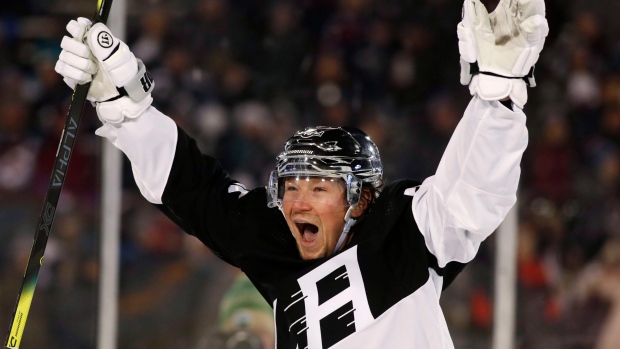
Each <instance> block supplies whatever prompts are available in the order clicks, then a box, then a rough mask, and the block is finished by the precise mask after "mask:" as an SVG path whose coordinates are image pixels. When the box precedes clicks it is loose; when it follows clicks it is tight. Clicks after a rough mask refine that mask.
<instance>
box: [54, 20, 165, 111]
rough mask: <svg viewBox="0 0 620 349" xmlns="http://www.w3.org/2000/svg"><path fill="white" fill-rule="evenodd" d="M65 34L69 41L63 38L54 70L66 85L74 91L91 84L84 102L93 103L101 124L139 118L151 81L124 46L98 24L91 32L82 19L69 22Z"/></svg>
mask: <svg viewBox="0 0 620 349" xmlns="http://www.w3.org/2000/svg"><path fill="white" fill-rule="evenodd" d="M67 31H68V32H69V33H70V34H71V36H72V37H68V36H65V37H64V38H63V40H62V43H61V45H60V46H61V47H62V48H63V50H62V52H61V53H60V57H59V59H58V62H56V67H55V70H56V72H58V73H59V74H60V75H62V76H63V80H64V81H65V82H66V83H67V85H69V87H71V88H75V86H76V85H77V84H84V83H86V82H89V81H92V83H91V86H90V89H89V91H88V96H87V98H88V100H89V101H91V102H93V103H96V108H97V115H99V118H100V119H101V120H102V121H104V122H111V123H118V122H122V121H123V120H124V119H125V117H127V118H135V117H137V116H139V115H140V114H142V112H144V110H146V108H148V106H149V105H150V104H151V102H152V100H153V99H152V98H151V95H150V92H151V91H152V89H153V81H152V79H151V77H150V75H149V74H148V73H147V72H146V69H145V68H144V65H142V62H140V61H139V60H137V59H136V58H135V56H134V55H133V53H131V51H129V48H128V47H127V45H126V44H125V43H124V42H122V41H120V40H118V39H117V38H115V37H114V36H113V35H112V34H111V33H110V30H109V29H108V27H106V26H105V25H104V24H102V23H97V24H95V25H93V26H92V28H91V22H90V21H89V20H88V19H86V18H78V20H77V21H75V20H72V21H71V22H69V24H67ZM84 37H85V39H84ZM84 40H85V41H86V44H84V43H82V41H84ZM127 96H128V97H127Z"/></svg>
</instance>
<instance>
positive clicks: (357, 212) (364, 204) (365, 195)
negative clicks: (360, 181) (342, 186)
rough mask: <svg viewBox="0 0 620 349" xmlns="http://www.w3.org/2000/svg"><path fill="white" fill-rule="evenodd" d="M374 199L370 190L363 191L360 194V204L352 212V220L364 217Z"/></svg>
mask: <svg viewBox="0 0 620 349" xmlns="http://www.w3.org/2000/svg"><path fill="white" fill-rule="evenodd" d="M371 199H372V193H371V192H370V190H368V189H362V193H361V194H360V202H358V203H357V205H355V207H354V208H353V211H352V212H351V218H355V219H357V218H359V217H361V216H362V214H363V213H364V212H366V209H368V204H370V201H371Z"/></svg>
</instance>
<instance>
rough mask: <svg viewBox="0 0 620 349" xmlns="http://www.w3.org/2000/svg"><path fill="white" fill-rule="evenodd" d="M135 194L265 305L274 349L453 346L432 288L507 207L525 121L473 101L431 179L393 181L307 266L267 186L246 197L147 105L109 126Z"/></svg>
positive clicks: (448, 278) (437, 289) (466, 257)
mask: <svg viewBox="0 0 620 349" xmlns="http://www.w3.org/2000/svg"><path fill="white" fill-rule="evenodd" d="M97 134H99V135H102V136H105V137H107V138H108V139H109V140H110V141H111V142H112V143H113V144H114V145H116V146H117V147H118V148H119V149H121V150H123V151H124V152H125V154H127V156H128V157H129V159H130V160H131V162H132V169H133V172H134V177H135V178H136V182H137V183H138V186H139V188H140V190H141V192H142V194H143V195H144V196H145V197H146V198H147V199H148V200H149V201H151V202H152V203H154V204H156V205H157V207H158V208H160V209H161V210H162V211H163V212H164V213H165V214H166V215H167V216H168V217H170V219H172V220H173V221H174V222H175V223H176V224H178V225H179V226H180V227H182V228H183V229H184V230H185V231H186V232H188V233H189V234H192V235H194V236H196V237H197V238H198V239H200V240H201V241H202V242H203V243H204V244H205V245H207V246H208V247H209V248H210V249H211V250H212V251H213V252H214V253H215V254H216V255H218V256H219V257H220V258H222V259H223V260H225V261H226V262H228V263H230V264H232V265H235V266H237V267H239V268H241V269H242V270H243V271H244V272H245V273H246V274H247V275H248V277H249V278H250V280H251V281H252V282H253V283H254V285H255V286H256V287H257V289H258V290H259V291H260V292H261V294H262V295H263V296H264V297H265V299H266V300H267V301H268V302H269V303H270V304H272V306H273V308H274V317H275V323H276V336H277V344H276V347H277V348H287V349H288V348H290V349H294V348H299V349H304V348H309V349H319V348H377V349H378V348H453V344H452V341H451V339H450V335H449V333H448V328H447V325H446V322H445V319H444V317H443V313H442V311H441V308H440V306H439V297H440V295H441V291H442V290H443V289H444V288H445V287H447V286H448V285H449V284H450V282H452V280H453V279H454V277H455V276H456V275H457V274H458V272H459V271H460V270H462V268H463V267H464V265H465V264H466V263H468V262H469V261H471V259H472V258H473V257H474V256H475V254H476V252H477V250H478V247H479V245H480V242H481V241H483V240H484V239H485V238H486V237H487V236H488V235H489V234H491V233H492V232H493V230H494V229H495V228H496V227H497V226H498V225H499V223H500V222H501V220H502V219H503V218H504V216H505V215H506V213H507V212H508V210H509V209H510V207H511V206H512V205H513V204H514V202H515V200H516V196H515V193H516V187H517V183H518V178H519V162H520V159H521V156H522V153H523V151H524V149H525V147H526V145H527V130H526V128H525V115H524V114H523V112H522V111H520V110H518V111H517V112H513V111H511V110H508V109H507V108H505V107H503V106H502V105H501V104H500V103H498V102H488V101H482V100H480V99H477V98H474V99H473V100H472V102H471V103H470V105H469V107H468V108H467V110H466V112H465V115H464V117H463V120H462V121H461V122H460V124H459V126H458V127H457V129H456V131H455V133H454V135H453V137H452V139H451V141H450V143H449V145H448V147H447V149H446V152H445V154H444V157H443V158H442V161H441V163H440V165H439V168H438V170H437V173H436V175H434V176H431V177H429V178H427V179H426V180H425V181H424V182H423V183H418V182H415V181H412V180H400V181H395V182H392V183H390V184H389V185H388V186H387V187H386V188H385V189H384V190H383V192H382V193H381V195H380V197H379V198H378V199H377V201H376V202H375V203H374V204H373V205H372V206H371V208H370V210H369V211H368V212H367V213H365V214H364V216H363V217H362V218H361V219H360V220H359V222H358V223H357V224H356V225H355V226H354V227H353V228H352V233H353V237H352V240H351V241H350V243H349V244H348V245H347V246H346V248H345V249H344V250H343V251H341V252H339V253H337V254H335V255H332V256H330V257H327V258H322V259H316V260H309V261H307V260H306V261H305V260H302V259H301V258H300V257H299V253H298V251H297V248H296V244H295V240H294V238H293V236H292V235H291V232H290V230H289V229H288V226H287V224H286V221H285V219H284V216H283V215H282V213H281V212H280V211H279V209H277V208H273V209H270V208H268V207H267V204H266V203H267V192H266V189H265V188H256V189H253V190H250V191H248V190H246V189H245V188H244V187H243V185H241V184H239V183H237V182H236V181H235V180H234V179H232V178H230V177H229V175H228V174H227V173H226V171H225V170H224V169H223V168H222V167H221V166H220V165H219V163H218V162H217V160H216V159H214V158H212V157H209V156H206V155H203V154H201V152H200V150H199V149H198V147H197V146H196V143H195V141H194V140H193V139H192V138H190V137H189V136H188V135H187V134H186V133H185V132H184V131H183V130H181V129H179V128H177V126H176V125H175V124H174V122H173V121H172V120H170V119H169V118H168V117H166V116H165V115H163V114H161V113H160V112H158V111H157V110H156V109H155V108H153V107H151V108H149V109H148V110H147V111H146V112H145V113H144V114H143V115H141V116H140V117H139V118H137V119H133V120H130V121H126V122H123V123H122V124H117V125H110V124H106V125H104V126H103V127H102V128H101V129H99V130H98V131H97Z"/></svg>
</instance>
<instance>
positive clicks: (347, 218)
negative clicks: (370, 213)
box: [332, 205, 357, 254]
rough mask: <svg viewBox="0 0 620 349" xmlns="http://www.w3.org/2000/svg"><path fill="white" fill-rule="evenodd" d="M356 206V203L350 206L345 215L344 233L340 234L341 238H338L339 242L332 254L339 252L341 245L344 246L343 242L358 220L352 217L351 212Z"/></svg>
mask: <svg viewBox="0 0 620 349" xmlns="http://www.w3.org/2000/svg"><path fill="white" fill-rule="evenodd" d="M354 207H355V206H354V205H351V206H349V209H348V210H347V213H346V214H345V215H344V221H345V222H346V223H345V225H344V229H342V234H340V238H339V239H338V243H336V247H335V248H334V251H333V252H332V254H334V253H336V252H338V250H339V249H340V247H342V244H343V243H344V241H345V240H346V239H347V235H349V230H351V227H352V226H353V225H354V224H355V223H356V222H357V220H355V219H353V218H351V212H352V211H353V208H354Z"/></svg>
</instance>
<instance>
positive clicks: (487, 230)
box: [406, 0, 548, 267]
mask: <svg viewBox="0 0 620 349" xmlns="http://www.w3.org/2000/svg"><path fill="white" fill-rule="evenodd" d="M544 11H545V10H544V2H543V1H542V0H519V1H515V0H502V1H501V2H500V4H499V5H498V8H497V9H496V10H495V11H494V13H492V14H491V15H489V14H488V13H487V11H486V9H485V7H484V5H482V3H481V2H480V1H479V0H465V3H464V7H463V21H462V22H461V23H460V24H459V26H458V35H459V50H460V52H461V65H462V71H461V82H462V83H463V84H469V85H470V91H471V93H472V95H473V96H474V97H473V99H472V101H471V103H470V104H469V106H468V107H467V109H466V111H465V113H464V115H463V119H462V120H461V121H460V123H459V125H458V126H457V128H456V130H455V132H454V134H453V136H452V138H451V140H450V142H449V144H448V147H447V148H446V150H445V153H444V155H443V157H442V160H441V162H440V164H439V167H438V168H437V172H436V174H435V175H434V176H431V177H429V178H427V179H426V180H425V181H424V182H423V183H422V185H421V186H420V187H419V188H412V189H409V190H408V192H406V193H407V194H409V195H413V207H412V209H413V214H414V217H415V220H416V222H417V224H418V227H419V228H420V230H421V232H422V234H423V235H424V238H425V243H426V246H427V248H428V250H429V251H430V252H431V253H432V254H433V255H434V256H435V257H437V261H438V264H439V266H440V267H444V266H446V264H447V263H449V262H452V261H455V262H460V263H467V262H469V261H470V260H471V259H472V258H473V257H474V256H475V254H476V252H477V251H478V247H479V246H480V242H482V241H483V240H484V239H486V238H487V237H488V236H489V235H490V234H491V233H492V232H493V231H494V230H495V229H496V228H497V227H498V226H499V224H500V223H501V222H502V220H503V219H504V217H505V216H506V214H507V213H508V211H509V210H510V208H511V207H512V206H513V205H514V203H515V202H516V191H517V185H518V182H519V176H520V166H519V164H520V162H521V157H522V155H523V152H524V151H525V148H526V146H527V141H528V134H527V128H526V126H525V121H526V117H525V114H524V113H523V111H522V107H523V105H524V104H525V103H526V102H527V90H526V88H527V87H526V85H531V86H534V85H535V83H534V79H533V73H532V72H533V65H534V63H535V62H536V60H537V59H538V56H539V54H540V51H541V50H542V46H543V44H544V39H545V37H546V35H547V33H548V27H547V22H546V20H545V18H544V14H545V12H544ZM506 14H508V15H507V16H506ZM500 18H511V20H510V21H508V22H503V20H501V19H500ZM506 28H508V30H507V31H506V30H505V29H506ZM515 28H518V30H516V29H515ZM493 33H495V35H494V34H493ZM476 72H479V73H476ZM472 73H473V74H472ZM472 75H473V79H472Z"/></svg>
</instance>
